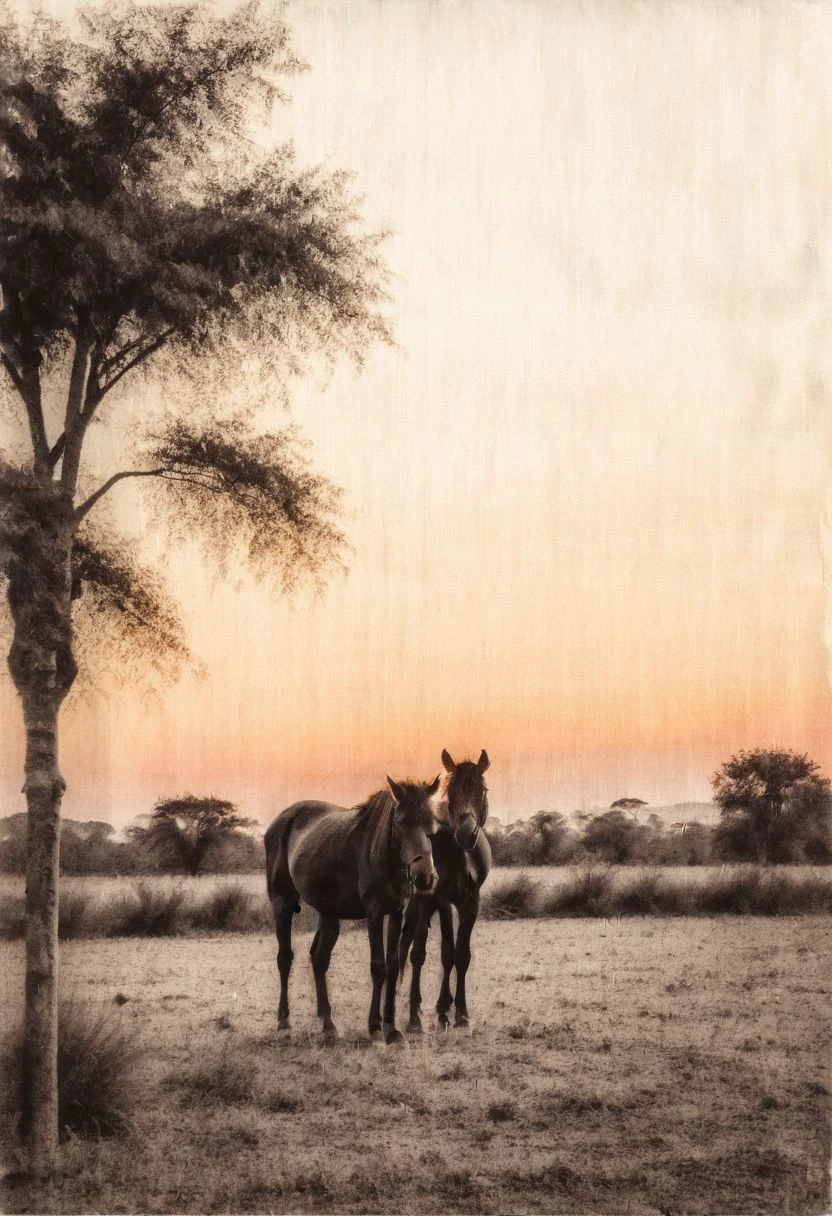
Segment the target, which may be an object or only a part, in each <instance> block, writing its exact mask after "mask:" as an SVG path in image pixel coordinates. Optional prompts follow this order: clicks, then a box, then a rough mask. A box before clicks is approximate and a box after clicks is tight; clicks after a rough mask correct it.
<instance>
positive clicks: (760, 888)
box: [0, 867, 832, 941]
mask: <svg viewBox="0 0 832 1216" xmlns="http://www.w3.org/2000/svg"><path fill="white" fill-rule="evenodd" d="M818 913H826V914H829V913H832V873H815V874H794V873H792V872H790V871H788V870H785V869H778V870H768V869H761V868H756V867H747V868H745V867H743V868H737V869H733V870H728V871H725V872H723V873H719V874H711V875H708V876H707V877H706V878H702V877H701V876H699V875H698V874H697V875H693V874H692V875H691V877H687V876H685V877H680V876H671V875H667V874H663V873H662V872H661V871H659V870H646V871H641V872H637V873H635V874H628V873H626V872H625V873H622V872H621V871H618V872H617V873H616V872H614V871H612V870H609V869H588V870H579V871H577V872H574V873H572V874H571V875H570V876H569V878H568V879H567V880H566V881H565V882H563V883H562V884H559V885H556V886H550V885H544V883H543V882H541V881H540V880H539V879H533V878H531V877H530V876H529V875H528V874H527V873H526V872H525V871H521V872H520V873H519V874H514V875H512V876H511V877H510V878H500V876H499V874H497V875H495V876H492V879H491V881H490V883H489V884H488V885H487V886H486V888H485V891H484V893H483V900H482V911H481V915H482V916H483V918H484V919H486V920H520V919H528V918H554V917H586V916H594V917H606V918H610V917H619V916H720V915H739V916H743V915H745V916H795V915H805V914H818ZM315 919H316V918H315V915H314V913H313V912H312V911H311V910H310V909H308V908H304V909H303V910H302V912H301V914H300V916H299V918H298V923H297V927H298V928H299V929H301V930H305V929H310V928H313V927H314V924H315ZM23 922H24V918H23V900H22V898H20V897H6V898H4V899H3V898H0V938H5V939H7V940H8V939H11V938H19V937H22V935H23ZM58 923H59V935H60V937H61V938H62V939H63V940H64V941H67V940H72V939H74V938H99V937H171V936H175V935H177V934H188V933H271V932H272V930H273V923H272V913H271V908H270V907H269V904H268V901H267V900H266V897H265V893H264V894H263V896H258V895H257V894H256V893H254V892H252V891H250V890H247V889H246V888H245V887H244V886H243V885H242V883H239V882H231V883H223V884H219V885H217V886H214V887H212V888H211V889H210V890H208V891H206V892H205V893H204V894H202V893H195V892H185V891H183V890H182V889H181V888H180V887H177V886H173V887H169V888H161V887H158V886H155V885H153V884H151V883H146V882H137V883H133V884H132V885H131V887H130V888H129V889H127V890H125V891H114V892H112V893H110V894H109V895H108V896H103V897H102V896H99V895H96V893H95V892H94V891H89V890H78V889H77V888H75V887H72V886H66V887H64V889H63V890H62V892H61V899H60V908H59V916H58Z"/></svg>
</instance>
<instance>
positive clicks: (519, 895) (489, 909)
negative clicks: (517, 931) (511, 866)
mask: <svg viewBox="0 0 832 1216" xmlns="http://www.w3.org/2000/svg"><path fill="white" fill-rule="evenodd" d="M539 891H540V883H537V882H532V880H531V879H530V878H529V876H528V874H523V873H520V874H517V875H515V876H514V877H513V878H509V879H508V880H507V881H505V882H502V883H500V884H499V886H496V887H492V888H491V890H489V891H488V893H487V894H486V896H485V898H484V899H483V904H482V915H483V916H484V917H485V918H486V919H487V920H517V919H520V918H522V917H531V916H536V915H537V911H538V894H539Z"/></svg>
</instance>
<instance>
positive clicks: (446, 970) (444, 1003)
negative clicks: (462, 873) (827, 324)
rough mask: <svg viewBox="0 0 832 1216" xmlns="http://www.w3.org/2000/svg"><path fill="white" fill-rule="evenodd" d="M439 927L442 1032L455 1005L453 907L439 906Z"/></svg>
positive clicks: (439, 1014) (438, 1002)
mask: <svg viewBox="0 0 832 1216" xmlns="http://www.w3.org/2000/svg"><path fill="white" fill-rule="evenodd" d="M439 925H440V927H441V929H442V987H441V988H440V989H439V1000H438V1001H437V1002H436V1012H437V1014H438V1016H439V1028H440V1030H446V1029H447V1027H448V1026H449V1025H450V1023H449V1021H448V1010H449V1009H450V1007H451V1005H452V1004H453V1003H454V996H453V993H452V992H451V972H452V971H453V967H454V917H453V912H452V911H451V905H450V904H447V903H441V904H440V905H439Z"/></svg>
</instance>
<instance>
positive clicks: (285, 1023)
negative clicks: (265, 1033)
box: [277, 1018, 291, 1030]
mask: <svg viewBox="0 0 832 1216" xmlns="http://www.w3.org/2000/svg"><path fill="white" fill-rule="evenodd" d="M277 1029H278V1030H291V1027H290V1025H289V1019H288V1018H278V1019H277Z"/></svg>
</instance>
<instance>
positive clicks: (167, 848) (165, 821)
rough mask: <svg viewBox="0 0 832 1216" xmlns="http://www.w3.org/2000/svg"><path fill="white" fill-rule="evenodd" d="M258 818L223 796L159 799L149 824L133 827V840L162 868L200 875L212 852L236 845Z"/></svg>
mask: <svg viewBox="0 0 832 1216" xmlns="http://www.w3.org/2000/svg"><path fill="white" fill-rule="evenodd" d="M256 826H257V821H256V820H254V819H248V818H246V817H245V816H244V815H241V814H240V812H239V810H238V809H237V807H236V806H235V805H234V803H233V802H228V801H226V800H225V799H222V798H214V797H205V798H196V797H194V795H193V794H183V795H182V796H181V797H179V798H160V799H159V801H158V802H157V803H156V805H155V807H154V808H153V813H152V814H151V815H150V821H149V823H148V824H147V826H140V825H139V826H136V827H133V828H131V829H130V836H131V838H132V839H133V840H135V841H137V842H139V843H141V844H142V845H145V846H147V847H148V848H149V849H150V850H151V852H152V853H154V854H155V856H156V858H157V862H158V864H159V868H160V869H163V870H168V871H174V872H176V871H184V872H185V873H186V874H199V873H200V872H201V871H202V870H203V869H204V867H205V864H206V861H207V860H208V857H209V855H210V854H211V853H212V852H218V851H220V850H222V849H223V848H228V847H229V846H233V845H234V843H235V841H236V840H237V839H238V838H239V837H241V836H242V835H243V834H244V833H245V832H246V831H248V830H249V829H251V828H253V827H256Z"/></svg>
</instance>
